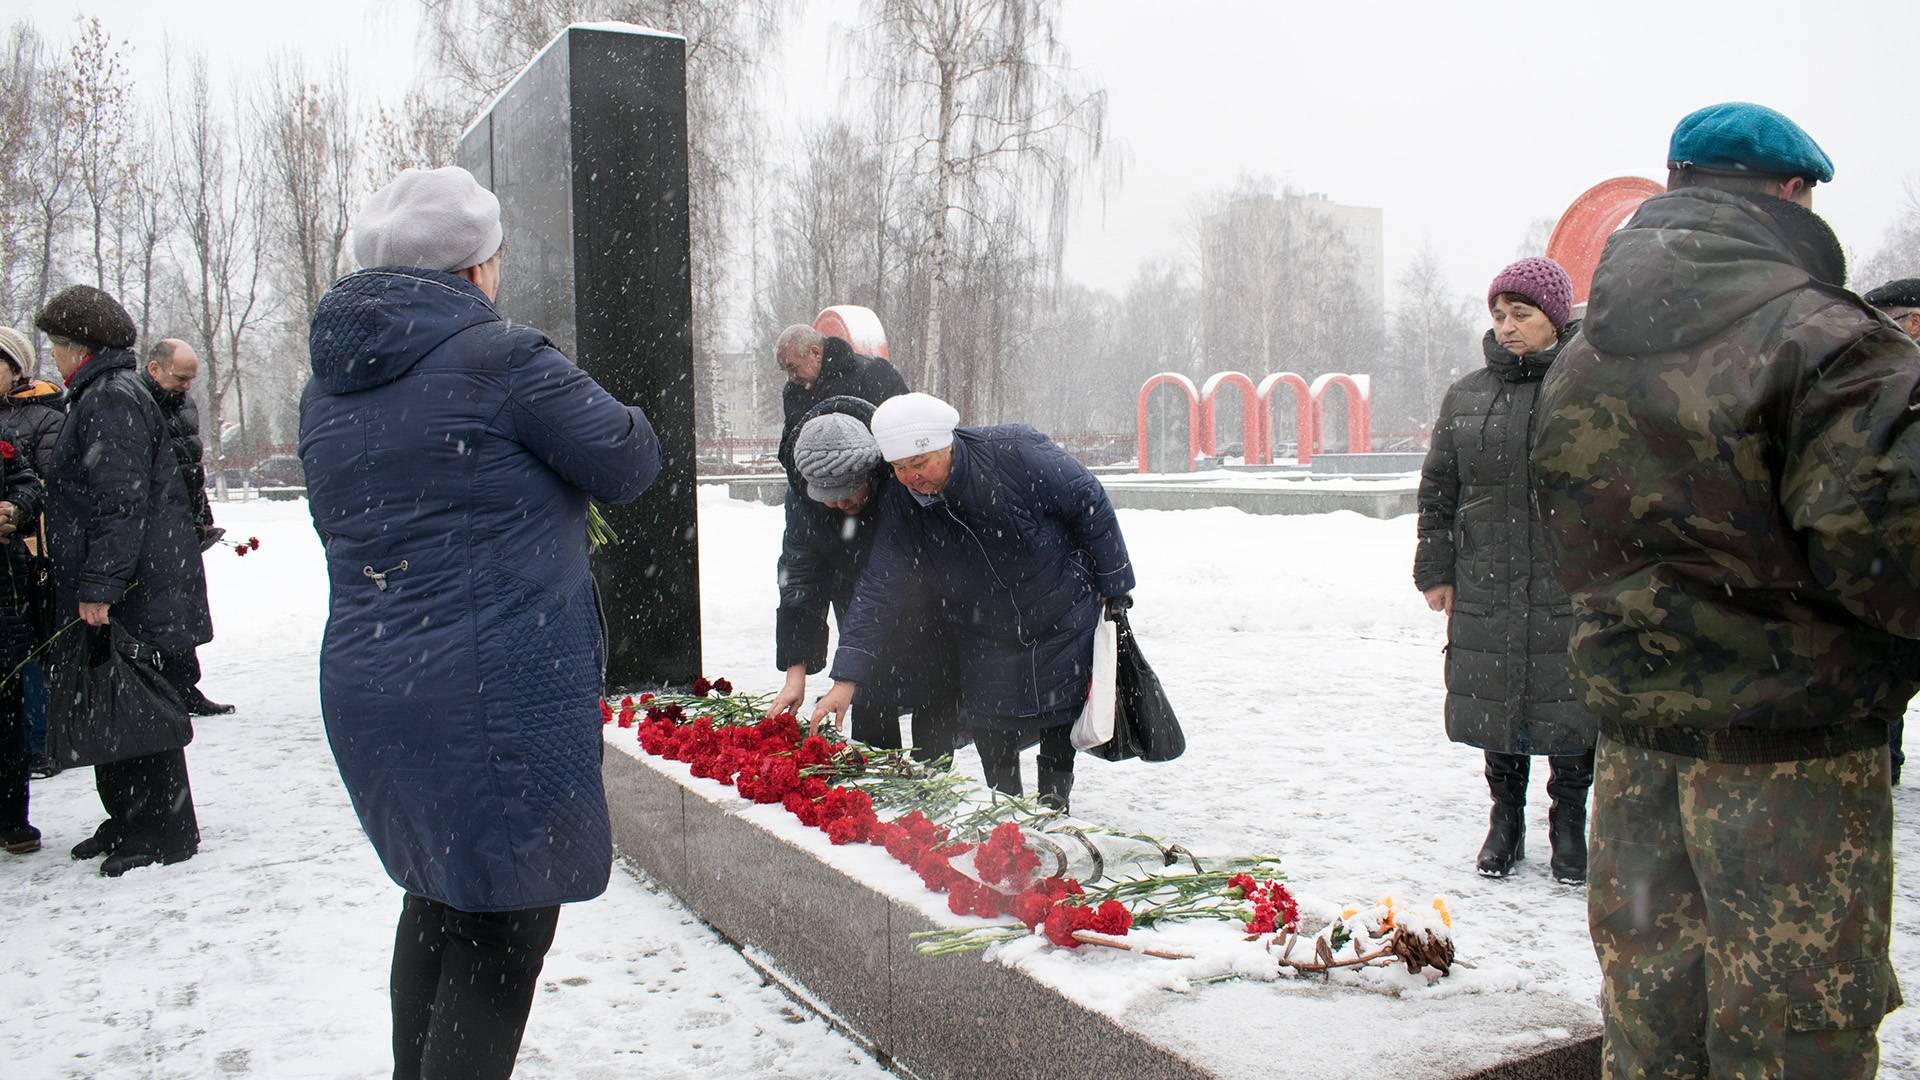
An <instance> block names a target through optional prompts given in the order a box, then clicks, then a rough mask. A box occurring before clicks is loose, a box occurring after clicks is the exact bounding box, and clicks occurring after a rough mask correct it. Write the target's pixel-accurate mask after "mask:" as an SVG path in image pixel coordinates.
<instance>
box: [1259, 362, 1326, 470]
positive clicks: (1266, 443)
mask: <svg viewBox="0 0 1920 1080" xmlns="http://www.w3.org/2000/svg"><path fill="white" fill-rule="evenodd" d="M1282 386H1285V387H1287V388H1288V389H1290V390H1292V391H1293V415H1294V422H1293V430H1294V434H1295V436H1296V438H1297V440H1298V443H1297V445H1298V447H1299V451H1298V454H1297V455H1296V457H1297V460H1298V461H1299V462H1300V464H1302V465H1305V464H1308V463H1309V462H1311V461H1312V460H1313V440H1314V425H1313V421H1314V408H1313V391H1312V389H1310V388H1309V387H1308V386H1307V380H1305V379H1303V378H1301V377H1300V376H1298V375H1295V374H1294V373H1293V372H1291V371H1282V372H1280V373H1278V374H1275V375H1269V376H1267V377H1266V378H1264V379H1261V380H1260V388H1259V390H1258V391H1257V392H1256V396H1257V397H1258V398H1259V400H1260V445H1261V451H1262V453H1261V460H1262V461H1263V462H1266V463H1271V462H1272V461H1273V392H1274V391H1275V390H1278V389H1279V388H1280V387H1282Z"/></svg>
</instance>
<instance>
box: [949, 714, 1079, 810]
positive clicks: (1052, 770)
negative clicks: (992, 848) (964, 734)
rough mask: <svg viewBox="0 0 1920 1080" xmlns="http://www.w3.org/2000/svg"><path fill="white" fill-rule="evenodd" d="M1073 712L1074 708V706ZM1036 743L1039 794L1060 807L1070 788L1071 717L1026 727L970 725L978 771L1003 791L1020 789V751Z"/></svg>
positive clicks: (1064, 801) (992, 786) (1071, 764)
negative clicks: (1012, 729)
mask: <svg viewBox="0 0 1920 1080" xmlns="http://www.w3.org/2000/svg"><path fill="white" fill-rule="evenodd" d="M1075 711H1076V712H1077V711H1078V710H1075ZM1034 743H1039V744H1040V756H1039V762H1038V764H1039V771H1038V776H1037V777H1036V779H1037V780H1038V781H1039V787H1040V792H1039V794H1040V798H1041V799H1042V800H1043V801H1047V802H1056V800H1057V805H1058V806H1060V807H1062V808H1064V806H1065V805H1066V801H1067V796H1068V795H1069V794H1071V793H1072V791H1073V758H1074V754H1075V751H1074V749H1073V721H1072V720H1071V719H1069V720H1068V721H1067V722H1066V723H1064V724H1058V725H1055V726H1053V727H1046V728H1036V729H1033V730H1028V731H1001V730H997V729H994V728H979V727H977V728H974V729H973V745H974V748H975V749H977V750H979V751H980V771H981V772H982V773H985V774H986V778H987V786H988V787H990V788H992V789H993V790H995V791H998V792H1001V793H1003V794H1007V795H1018V794H1020V793H1021V786H1020V751H1022V750H1025V749H1026V748H1027V747H1029V746H1032V745H1033V744H1034Z"/></svg>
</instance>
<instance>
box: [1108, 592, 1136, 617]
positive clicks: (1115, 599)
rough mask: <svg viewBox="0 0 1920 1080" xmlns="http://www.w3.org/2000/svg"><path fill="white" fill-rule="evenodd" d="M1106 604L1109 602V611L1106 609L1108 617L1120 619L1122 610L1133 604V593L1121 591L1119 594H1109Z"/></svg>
mask: <svg viewBox="0 0 1920 1080" xmlns="http://www.w3.org/2000/svg"><path fill="white" fill-rule="evenodd" d="M1106 604H1107V611H1106V615H1107V618H1109V619H1116V620H1117V619H1119V617H1120V613H1121V612H1123V611H1125V610H1127V609H1128V608H1130V607H1132V606H1133V594H1132V593H1121V594H1120V595H1119V596H1109V597H1107V601H1106Z"/></svg>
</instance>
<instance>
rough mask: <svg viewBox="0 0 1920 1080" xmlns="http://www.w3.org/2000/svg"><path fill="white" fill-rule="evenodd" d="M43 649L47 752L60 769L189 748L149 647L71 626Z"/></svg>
mask: <svg viewBox="0 0 1920 1080" xmlns="http://www.w3.org/2000/svg"><path fill="white" fill-rule="evenodd" d="M68 635H69V637H70V640H67V641H62V642H59V643H57V644H56V645H55V646H54V647H53V648H52V649H50V650H48V652H49V654H50V656H51V660H50V661H49V662H48V665H47V753H48V755H49V756H51V757H52V758H53V760H54V761H55V762H56V763H57V764H59V765H60V767H62V768H66V769H72V768H77V767H79V766H83V765H106V764H109V763H111V762H115V761H126V760H127V759H129V758H137V757H145V756H146V755H148V754H157V753H160V752H161V751H164V750H178V749H180V748H181V747H183V746H186V745H187V744H188V743H190V742H192V741H193V721H192V719H191V718H190V717H189V716H188V715H187V704H186V702H185V700H183V699H182V698H181V696H180V691H179V690H178V689H176V688H175V687H174V685H173V683H172V682H171V681H169V680H168V679H167V677H166V674H165V672H163V671H162V670H161V663H162V661H161V657H160V653H159V651H158V650H156V649H154V647H153V646H151V645H148V644H146V643H144V642H141V641H138V640H136V639H135V638H134V637H133V636H132V635H130V634H128V633H127V632H126V631H125V630H122V629H121V628H120V624H119V623H109V624H108V625H107V626H106V627H105V628H100V627H91V626H76V627H74V628H73V629H72V630H70V631H68Z"/></svg>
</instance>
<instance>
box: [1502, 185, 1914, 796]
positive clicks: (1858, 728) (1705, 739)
mask: <svg viewBox="0 0 1920 1080" xmlns="http://www.w3.org/2000/svg"><path fill="white" fill-rule="evenodd" d="M1844 277H1845V262H1844V259H1843V258H1842V257H1841V254H1840V247H1839V243H1838V241H1836V240H1835V239H1834V237H1833V234H1832V231H1831V230H1829V229H1828V228H1827V227H1826V225H1825V224H1824V223H1823V222H1822V221H1821V220H1820V219H1819V218H1818V217H1816V216H1815V215H1814V214H1813V213H1812V212H1811V211H1807V210H1804V209H1802V208H1800V207H1798V206H1795V205H1794V204H1792V203H1788V202H1784V201H1782V200H1779V199H1751V200H1750V199H1745V198H1741V197H1738V196H1734V195H1728V194H1725V193H1722V192H1718V191H1711V190H1702V189H1698V188H1690V189H1685V190H1682V191H1676V192H1670V193H1668V194H1665V195H1661V196H1658V197H1656V198H1653V199H1650V200H1648V201H1647V202H1646V203H1645V204H1644V205H1643V206H1642V207H1641V208H1640V210H1639V212H1638V213H1636V214H1635V216H1634V218H1633V220H1632V221H1630V222H1629V223H1628V224H1627V227H1626V228H1624V229H1623V230H1621V231H1620V232H1618V233H1616V234H1614V236H1613V237H1612V239H1610V240H1609V241H1608V243H1607V248H1606V253H1605V255H1604V256H1603V257H1602V258H1601V261H1600V265H1599V268H1598V270H1597V271H1596V273H1595V275H1594V283H1593V298H1592V302H1591V303H1590V304H1589V307H1588V312H1587V319H1586V322H1585V324H1584V326H1583V327H1582V331H1583V332H1582V335H1581V337H1580V338H1579V339H1578V340H1576V341H1575V342H1574V343H1573V344H1571V345H1569V346H1568V347H1567V348H1566V349H1564V350H1563V351H1562V353H1561V358H1560V362H1559V363H1558V364H1557V365H1555V367H1554V369H1553V371H1552V372H1551V373H1550V374H1549V375H1548V376H1547V380H1546V384H1545V386H1544V387H1543V389H1542V395H1541V400H1540V406H1539V414H1538V419H1537V421H1536V428H1535V438H1534V447H1533V473H1534V482H1535V484H1536V485H1537V488H1538V493H1539V498H1540V503H1541V509H1542V513H1543V514H1544V515H1545V516H1546V519H1547V525H1548V531H1549V534H1550V536H1551V537H1552V540H1553V543H1554V547H1555V554H1556V565H1557V567H1558V575H1559V578H1560V582H1561V584H1562V585H1563V586H1565V587H1566V590H1567V592H1568V594H1569V595H1570V596H1571V597H1572V598H1573V601H1574V603H1575V606H1576V613H1575V629H1574V634H1573V640H1572V645H1571V659H1572V670H1573V679H1574V686H1575V689H1576V692H1578V693H1579V695H1580V696H1581V698H1582V700H1583V701H1584V702H1585V703H1586V704H1587V706H1588V708H1590V709H1591V710H1593V712H1594V713H1595V714H1596V715H1597V716H1598V717H1599V719H1600V726H1601V730H1602V731H1603V732H1605V733H1606V734H1607V735H1609V736H1611V737H1613V738H1616V739H1618V740H1620V741H1623V742H1627V743H1630V744H1632V745H1636V746H1641V747H1645V748H1648V749H1655V750H1665V751H1669V752H1673V753H1681V754H1687V755H1689V756H1693V757H1700V758H1706V759H1710V760H1717V761H1787V760H1796V759H1801V758H1813V757H1824V756H1830V755H1833V754H1839V753H1845V752H1848V751H1852V750H1857V749H1864V748H1867V747H1870V746H1873V745H1876V744H1879V743H1884V742H1885V741H1886V725H1887V721H1888V720H1889V719H1891V718H1896V717H1898V716H1900V715H1901V713H1902V712H1903V711H1904V710H1905V708H1906V704H1907V699H1908V698H1910V697H1911V696H1912V695H1913V693H1914V690H1915V688H1916V685H1917V681H1916V675H1917V674H1920V647H1917V646H1916V644H1915V643H1914V642H1913V641H1911V640H1909V639H1912V638H1916V637H1920V349H1917V348H1916V347H1915V345H1914V343H1913V342H1912V341H1910V340H1908V339H1907V337H1906V336H1905V335H1904V334H1902V333H1900V332H1899V330H1898V329H1897V328H1896V327H1895V326H1894V325H1893V324H1892V323H1890V322H1888V321H1887V320H1886V319H1885V318H1883V317H1882V316H1880V315H1879V314H1878V313H1877V312H1875V311H1874V310H1873V309H1871V308H1869V307H1868V306H1867V305H1866V304H1865V303H1863V302H1862V301H1861V300H1860V298H1859V297H1857V296H1855V295H1854V294H1852V293H1850V292H1848V291H1846V290H1845V289H1844V288H1842V287H1840V286H1839V285H1838V284H1834V283H1835V282H1838V281H1841V280H1843V279H1844Z"/></svg>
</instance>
